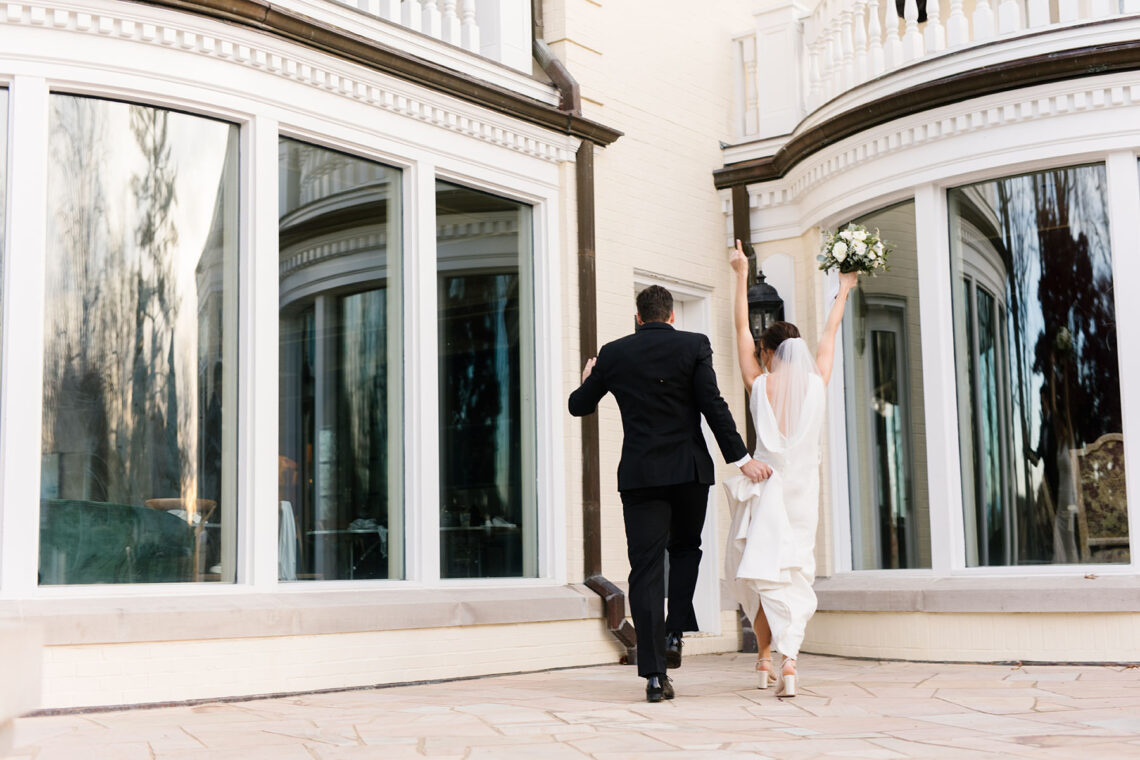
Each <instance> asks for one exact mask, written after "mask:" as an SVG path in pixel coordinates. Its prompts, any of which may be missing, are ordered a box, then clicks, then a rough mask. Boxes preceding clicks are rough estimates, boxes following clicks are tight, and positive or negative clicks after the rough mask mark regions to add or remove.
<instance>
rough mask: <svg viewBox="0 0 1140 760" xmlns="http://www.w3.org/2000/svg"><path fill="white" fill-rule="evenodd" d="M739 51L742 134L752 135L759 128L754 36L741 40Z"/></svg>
mask: <svg viewBox="0 0 1140 760" xmlns="http://www.w3.org/2000/svg"><path fill="white" fill-rule="evenodd" d="M741 53H742V54H743V62H744V134H746V135H754V134H756V133H757V132H758V131H759V130H760V103H759V90H758V89H757V87H756V85H757V82H756V38H755V37H749V38H747V39H745V40H743V42H742V45H741Z"/></svg>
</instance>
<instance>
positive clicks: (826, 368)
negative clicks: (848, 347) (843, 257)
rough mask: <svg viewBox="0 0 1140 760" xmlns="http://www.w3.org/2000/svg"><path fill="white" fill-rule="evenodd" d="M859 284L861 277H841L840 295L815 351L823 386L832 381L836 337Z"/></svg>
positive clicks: (836, 299)
mask: <svg viewBox="0 0 1140 760" xmlns="http://www.w3.org/2000/svg"><path fill="white" fill-rule="evenodd" d="M858 282H859V275H857V274H855V273H854V272H846V273H843V274H840V275H839V295H837V296H836V297H835V303H833V304H832V305H831V311H830V312H829V313H828V315H827V323H826V324H825V325H824V326H823V334H822V335H820V336H819V347H818V348H817V349H816V351H815V366H816V368H817V369H819V376H820V377H822V378H823V384H824V385H827V382H828V380H830V379H831V365H832V364H833V363H834V361H835V336H836V335H838V334H839V325H840V324H841V323H842V322H843V309H844V307H845V306H846V305H847V296H848V295H849V294H850V293H851V291H852V290H854V289H855V286H856V285H857V284H858Z"/></svg>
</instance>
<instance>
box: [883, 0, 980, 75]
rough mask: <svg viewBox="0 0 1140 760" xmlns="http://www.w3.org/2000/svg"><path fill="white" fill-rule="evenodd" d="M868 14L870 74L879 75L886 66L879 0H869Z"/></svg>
mask: <svg viewBox="0 0 1140 760" xmlns="http://www.w3.org/2000/svg"><path fill="white" fill-rule="evenodd" d="M887 2H888V3H889V2H893V0H887ZM958 2H962V0H958ZM867 15H868V19H867V36H868V37H869V38H870V41H871V42H870V50H869V51H868V55H869V57H870V59H871V61H870V64H871V73H870V76H871V77H877V76H879V74H882V73H883V70H884V69H885V68H886V65H885V63H884V61H883V24H882V20H881V19H880V17H879V0H868V3H867Z"/></svg>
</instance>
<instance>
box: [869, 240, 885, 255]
mask: <svg viewBox="0 0 1140 760" xmlns="http://www.w3.org/2000/svg"><path fill="white" fill-rule="evenodd" d="M871 248H872V250H874V251H875V253H877V254H879V255H880V256H882V255H883V244H882V243H875V244H874V245H873V246H871Z"/></svg>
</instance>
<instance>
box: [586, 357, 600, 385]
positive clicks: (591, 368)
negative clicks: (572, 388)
mask: <svg viewBox="0 0 1140 760" xmlns="http://www.w3.org/2000/svg"><path fill="white" fill-rule="evenodd" d="M597 363H598V357H596V356H594V357H591V358H590V359H587V360H586V366H585V367H583V368H582V382H583V383H584V382H586V378H587V377H589V376H590V373H591V372H593V371H594V365H595V364H597Z"/></svg>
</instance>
